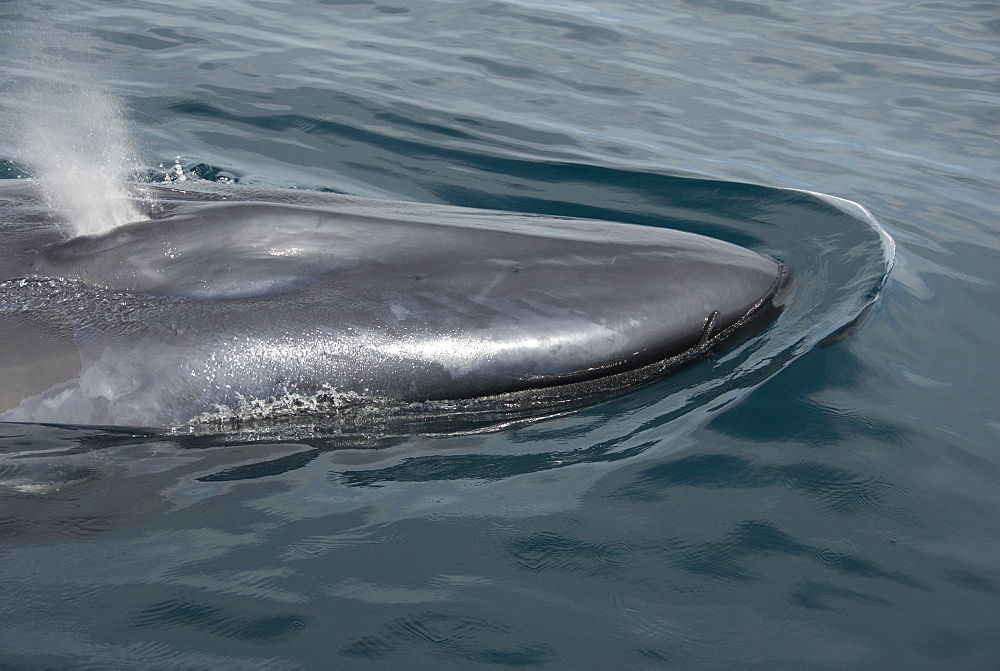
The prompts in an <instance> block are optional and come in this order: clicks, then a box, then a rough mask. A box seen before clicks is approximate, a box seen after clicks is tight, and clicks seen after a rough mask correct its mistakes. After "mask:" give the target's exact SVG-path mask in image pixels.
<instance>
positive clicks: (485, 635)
mask: <svg viewBox="0 0 1000 671" xmlns="http://www.w3.org/2000/svg"><path fill="white" fill-rule="evenodd" d="M523 638H525V637H524V636H523V635H521V634H520V632H518V631H517V630H516V629H515V628H513V627H511V626H508V625H504V624H500V623H498V622H496V621H494V620H488V619H484V618H479V617H469V616H461V615H453V614H450V613H441V612H435V611H425V612H420V613H414V614H411V615H408V616H405V617H400V618H396V619H394V620H391V621H389V622H387V623H385V624H384V625H382V627H381V631H379V632H378V633H375V634H369V635H365V636H359V637H357V638H356V639H354V640H353V641H351V642H350V643H348V644H347V645H345V646H344V647H342V648H340V650H339V651H338V654H339V655H341V656H344V657H353V658H359V659H368V660H382V659H386V658H388V657H390V656H392V655H395V654H397V653H401V652H402V650H401V649H406V648H410V647H415V650H414V651H411V652H410V653H407V654H413V652H418V654H419V653H422V654H427V655H430V656H432V657H434V658H437V659H442V660H448V661H452V662H456V661H461V662H465V663H474V664H491V665H500V666H513V667H522V666H540V665H544V664H547V663H549V662H552V661H554V658H555V656H556V655H555V652H554V650H553V649H552V648H551V646H549V645H548V644H547V643H542V642H519V641H520V640H521V639H523ZM498 644H499V645H498Z"/></svg>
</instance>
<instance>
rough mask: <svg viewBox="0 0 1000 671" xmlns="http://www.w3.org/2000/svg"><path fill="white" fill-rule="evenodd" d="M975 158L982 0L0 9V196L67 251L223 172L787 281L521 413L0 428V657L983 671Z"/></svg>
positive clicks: (995, 43) (988, 451)
mask: <svg viewBox="0 0 1000 671" xmlns="http://www.w3.org/2000/svg"><path fill="white" fill-rule="evenodd" d="M998 167H1000V4H998V3H997V2H996V1H995V0H991V1H988V2H976V1H975V0H925V1H917V2H913V1H909V0H908V1H903V0H871V1H867V2H857V1H849V0H826V1H824V2H819V1H818V0H797V1H796V2H790V1H787V0H772V1H769V2H755V1H749V0H657V1H656V2H652V1H650V0H591V1H579V2H577V1H572V0H496V1H485V2H472V1H470V0H425V1H422V2H410V1H407V0H301V1H296V2H291V1H279V0H228V1H225V2H221V1H218V0H200V1H194V0H128V1H125V0H106V1H101V0H58V1H56V0H37V1H31V2H29V1H27V0H12V1H11V0H7V1H5V2H2V3H0V180H25V179H32V180H37V181H39V182H40V183H45V184H49V185H54V186H51V187H50V193H51V194H52V199H51V207H52V208H53V211H55V210H59V209H62V210H63V211H64V212H63V214H64V215H65V212H69V213H70V214H69V215H65V216H68V217H69V218H70V219H73V218H74V217H75V218H76V219H78V220H79V221H80V222H81V225H80V229H79V230H78V231H76V232H74V233H67V235H76V234H86V233H88V232H93V231H94V230H95V227H97V228H98V229H99V228H101V227H105V228H107V227H113V226H115V225H117V224H119V223H122V222H123V221H127V220H129V218H130V217H131V216H132V215H131V214H130V213H129V212H124V213H121V212H112V211H111V210H110V209H108V208H107V207H105V206H106V205H108V204H109V203H111V202H121V198H117V197H116V196H115V194H116V193H119V192H120V191H121V190H122V189H125V190H126V191H129V193H132V194H133V195H134V194H142V193H147V192H148V189H146V187H145V186H144V185H154V184H155V185H158V188H164V187H166V188H176V189H184V188H192V189H199V188H211V189H212V190H214V192H215V193H226V192H227V190H231V192H232V193H233V194H234V197H235V194H238V193H240V192H241V191H240V190H241V189H254V188H258V189H269V190H272V191H274V190H278V191H281V192H282V193H286V194H290V195H289V196H288V198H289V199H290V200H291V201H292V202H294V199H295V197H296V194H302V197H303V198H306V197H309V196H311V195H316V194H348V195H351V196H362V197H370V198H379V199H389V200H405V201H416V202H420V203H427V204H431V205H435V206H438V205H446V206H464V207H476V208H490V209H497V210H506V211H514V212H520V213H534V214H545V215H557V216H573V217H586V218H591V219H600V220H607V221H616V222H626V223H632V224H642V225H647V226H660V227H667V228H679V229H684V230H690V231H694V232H698V233H703V234H706V235H710V236H713V237H717V238H721V239H725V240H728V241H730V242H735V243H737V244H741V245H743V246H746V247H749V248H751V249H755V250H757V251H759V252H761V253H764V254H767V255H769V256H772V257H775V258H777V259H779V260H781V261H782V262H784V263H785V264H786V265H787V266H788V267H789V269H790V271H791V273H792V276H793V277H794V280H795V290H794V294H793V296H792V298H791V299H790V301H789V304H788V306H787V308H786V309H785V311H784V312H783V313H782V314H781V315H780V316H779V317H778V319H777V321H776V322H775V323H774V324H772V325H771V326H769V327H768V328H767V329H765V330H764V331H763V332H761V333H759V334H757V335H755V336H753V337H751V338H750V339H749V340H747V341H745V342H743V343H741V344H737V345H734V346H733V347H732V348H731V349H725V350H721V351H718V352H715V353H714V354H713V355H712V356H711V357H709V358H708V359H705V360H703V361H700V362H697V363H694V364H692V365H690V366H688V367H686V368H684V369H682V370H679V371H677V372H676V373H675V374H673V375H669V376H667V377H664V378H663V379H661V380H657V381H655V382H653V383H651V384H649V385H646V386H644V387H642V388H639V389H634V390H631V391H629V392H627V393H623V394H618V395H612V396H609V397H608V398H604V399H597V400H595V401H594V402H592V403H588V404H586V405H584V406H583V407H577V408H572V409H564V410H559V411H554V412H552V413H549V414H544V415H542V416H533V417H529V418H511V419H510V420H509V421H499V420H498V421H493V422H487V423H485V424H484V423H481V422H480V423H470V424H468V425H464V424H463V423H462V422H461V421H458V422H451V423H449V424H447V425H445V426H440V425H434V426H424V425H422V424H421V423H419V422H416V423H411V424H408V425H405V426H389V427H387V426H386V425H384V424H381V423H379V422H373V423H372V424H371V426H368V427H366V426H364V425H362V426H360V427H354V428H353V429H352V430H351V431H349V432H344V431H337V430H335V429H332V428H329V427H327V428H326V429H317V430H315V431H312V432H308V431H307V432H299V433H297V434H295V435H282V434H274V433H267V432H263V433H260V434H252V433H246V432H242V433H235V434H229V433H226V432H224V431H222V432H218V433H215V434H212V433H208V434H204V433H203V434H199V435H190V434H185V433H183V432H176V431H152V430H140V429H138V428H136V429H129V428H127V427H125V428H122V427H119V428H101V427H92V426H74V425H48V424H46V425H42V424H23V423H22V424H18V423H3V424H0V668H4V669H62V668H67V669H68V668H73V669H251V668H260V669H446V668H463V669H465V668H468V669H499V668H539V669H611V668H615V669H659V668H740V669H744V668H760V669H873V668H897V669H945V668H947V669H987V668H997V667H1000V392H998V376H1000V337H998V334H1000V170H998ZM0 211H3V210H2V209H0ZM95 213H96V214H95ZM91 215H93V216H91ZM132 218H134V217H132ZM8 223H9V222H6V221H0V226H4V225H5V224H8ZM149 225H156V224H155V222H149ZM2 255H3V250H0V274H3V261H2ZM6 279H11V278H8V277H6V276H4V277H0V280H6ZM2 300H4V299H3V297H0V301H2ZM2 346H3V344H2V343H0V347H2Z"/></svg>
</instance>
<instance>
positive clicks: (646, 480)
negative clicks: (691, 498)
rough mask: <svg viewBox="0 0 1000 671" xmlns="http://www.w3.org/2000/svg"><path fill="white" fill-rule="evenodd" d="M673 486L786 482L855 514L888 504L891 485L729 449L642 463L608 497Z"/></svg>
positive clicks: (644, 498) (656, 496)
mask: <svg viewBox="0 0 1000 671" xmlns="http://www.w3.org/2000/svg"><path fill="white" fill-rule="evenodd" d="M678 487H692V488H702V489H756V488H782V487H788V488H790V489H791V490H793V491H796V492H800V493H802V494H804V495H806V496H808V497H809V498H812V499H815V500H816V501H817V502H819V503H820V504H821V505H822V506H823V507H824V508H825V509H827V510H829V511H831V512H834V513H837V514H840V515H854V514H857V513H860V512H862V511H866V510H870V509H881V508H885V507H886V506H887V503H886V502H887V501H891V500H892V499H893V497H894V496H895V495H896V488H894V487H893V486H892V485H891V483H888V482H885V481H883V480H880V479H879V478H876V477H874V476H871V475H865V474H862V473H858V472H854V471H850V470H847V469H844V468H841V467H837V466H833V465H829V464H823V463H817V462H800V463H794V464H784V465H770V464H761V463H757V462H755V461H754V460H753V459H751V458H749V457H741V456H737V455H733V454H692V455H687V456H684V457H681V458H679V459H673V460H670V461H664V462H663V463H660V464H657V465H655V466H650V467H647V468H644V469H642V470H641V471H640V472H639V473H638V474H637V475H635V476H634V477H633V478H632V479H631V481H630V482H628V483H627V484H625V485H622V486H619V487H618V488H616V489H615V490H613V491H612V492H611V493H609V494H608V496H609V497H611V498H618V499H623V500H626V501H634V502H644V503H650V502H654V501H660V500H664V499H669V497H670V495H671V493H672V490H673V489H675V488H678Z"/></svg>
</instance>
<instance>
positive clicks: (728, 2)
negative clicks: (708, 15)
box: [684, 0, 795, 23]
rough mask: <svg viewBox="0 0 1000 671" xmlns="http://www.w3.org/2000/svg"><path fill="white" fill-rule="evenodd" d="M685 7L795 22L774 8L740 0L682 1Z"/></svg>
mask: <svg viewBox="0 0 1000 671" xmlns="http://www.w3.org/2000/svg"><path fill="white" fill-rule="evenodd" d="M684 4H686V5H695V6H697V7H698V8H699V9H702V8H704V9H709V10H713V11H716V12H719V13H720V14H735V15H737V16H753V17H757V18H760V19H768V20H771V21H781V22H785V23H794V22H795V20H794V19H792V18H791V17H788V16H786V15H784V14H782V13H780V12H778V11H775V9H774V8H772V7H769V6H767V5H761V4H758V3H755V2H742V1H741V0H684Z"/></svg>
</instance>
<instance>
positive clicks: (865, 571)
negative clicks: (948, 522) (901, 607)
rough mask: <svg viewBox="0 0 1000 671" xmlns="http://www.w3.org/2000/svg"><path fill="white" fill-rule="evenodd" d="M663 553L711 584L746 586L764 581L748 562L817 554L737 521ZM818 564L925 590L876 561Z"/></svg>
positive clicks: (761, 525) (770, 530) (762, 525)
mask: <svg viewBox="0 0 1000 671" xmlns="http://www.w3.org/2000/svg"><path fill="white" fill-rule="evenodd" d="M820 551H821V550H820ZM663 552H664V555H665V559H666V560H667V561H669V562H670V564H671V565H672V566H674V567H675V568H678V569H680V570H682V571H684V572H686V573H689V574H691V575H695V576H698V577H700V578H703V579H706V580H709V581H712V582H721V583H746V584H753V583H759V582H763V581H766V580H767V578H766V577H765V575H764V574H763V573H761V572H759V571H758V570H754V568H752V567H751V566H750V564H751V562H752V561H757V562H759V561H760V560H761V558H763V557H767V556H786V557H816V556H817V554H818V553H817V548H815V547H814V546H811V545H809V544H806V543H803V542H801V541H798V540H796V539H795V538H794V537H793V536H791V535H789V534H787V533H785V532H783V531H781V529H779V528H778V526H777V525H775V524H774V523H772V522H770V521H765V520H747V521H743V522H739V523H738V524H736V527H735V528H734V529H733V530H731V531H729V532H728V533H727V534H726V536H725V538H723V539H721V540H718V541H707V542H699V543H685V544H683V545H682V546H681V547H680V548H679V549H677V548H674V547H670V546H668V547H667V548H665V549H664V551H663ZM818 563H819V564H820V565H822V566H826V567H827V568H828V569H832V570H835V571H836V572H838V573H843V574H846V575H848V576H851V577H859V578H868V579H872V580H875V581H890V582H894V583H898V584H900V585H903V586H905V587H910V588H913V589H919V590H926V589H927V587H926V585H925V584H924V583H923V582H922V581H920V580H917V579H915V578H913V577H911V576H909V575H907V574H906V573H903V572H901V571H890V570H886V569H883V568H881V567H880V566H879V565H878V564H877V563H876V562H874V561H871V560H867V559H862V558H859V557H852V556H841V557H840V561H838V562H835V563H830V562H818Z"/></svg>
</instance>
